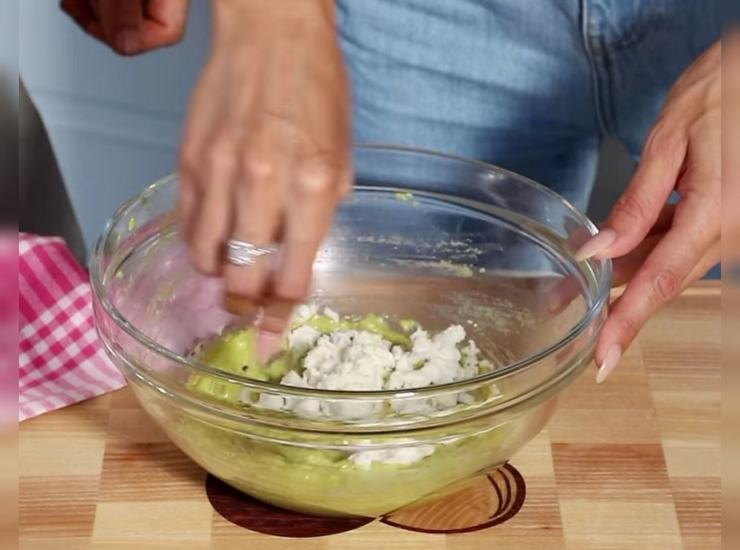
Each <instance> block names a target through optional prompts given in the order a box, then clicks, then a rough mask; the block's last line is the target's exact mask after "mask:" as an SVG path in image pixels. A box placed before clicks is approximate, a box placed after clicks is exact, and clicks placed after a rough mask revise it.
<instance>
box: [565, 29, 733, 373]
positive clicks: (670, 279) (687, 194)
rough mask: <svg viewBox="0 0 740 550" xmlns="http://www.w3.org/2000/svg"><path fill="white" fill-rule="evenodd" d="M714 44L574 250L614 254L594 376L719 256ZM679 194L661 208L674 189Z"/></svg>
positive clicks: (684, 79) (717, 52) (677, 89)
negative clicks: (621, 188) (591, 233)
mask: <svg viewBox="0 0 740 550" xmlns="http://www.w3.org/2000/svg"><path fill="white" fill-rule="evenodd" d="M721 58H722V46H721V43H719V42H718V43H716V44H715V45H713V46H712V47H711V48H710V49H709V50H707V51H706V52H705V53H704V54H703V55H702V56H701V57H699V58H698V59H697V60H696V61H695V62H694V63H693V64H692V65H691V66H690V67H689V68H688V69H687V70H686V71H685V72H684V73H683V75H682V76H681V77H680V78H679V79H678V81H677V82H676V84H675V85H674V86H673V89H672V90H671V92H670V94H669V95H668V99H667V101H666V103H665V106H664V107H663V110H662V112H661V115H660V117H659V118H658V121H657V122H656V124H655V126H654V127H653V129H652V131H651V132H650V134H649V136H648V138H647V141H646V143H645V147H644V149H643V155H642V160H641V162H640V165H639V167H638V169H637V172H636V174H635V176H634V178H633V180H632V182H631V183H630V185H629V187H628V188H627V190H626V191H625V193H624V194H623V195H622V196H621V198H620V199H619V200H618V201H617V203H616V204H615V206H614V209H613V210H612V212H611V214H610V216H609V218H608V219H607V221H606V223H605V224H604V225H603V226H602V230H601V231H600V233H599V234H598V235H596V236H595V237H593V238H592V239H591V240H589V241H588V242H587V243H586V244H584V245H583V247H581V249H580V250H579V252H578V254H577V257H578V258H579V259H581V260H583V259H586V258H591V257H596V258H611V259H613V260H614V275H615V284H617V285H621V284H624V283H627V288H626V290H625V291H624V293H623V294H622V296H621V297H620V298H618V299H617V300H616V301H615V302H614V303H613V304H612V305H611V308H610V311H609V316H608V318H607V320H606V323H605V325H604V327H603V329H602V332H601V335H600V337H599V342H598V344H597V347H596V363H597V365H599V371H598V374H597V381H598V382H602V381H603V380H604V379H606V377H607V376H608V375H609V374H610V373H611V372H612V371H613V370H614V368H615V367H616V365H617V363H618V362H619V360H620V359H621V357H622V353H623V352H624V350H625V349H627V347H628V346H629V345H630V344H631V343H632V341H633V340H634V339H635V337H636V336H637V333H638V332H639V331H640V329H641V328H642V326H643V325H644V324H645V322H646V321H647V320H648V319H649V318H650V316H651V315H653V314H654V313H655V311H656V310H657V309H658V308H660V307H661V306H662V305H663V304H664V303H666V302H667V301H669V300H671V299H672V298H674V297H675V296H676V295H678V294H679V293H680V292H681V291H682V290H683V289H684V288H686V287H687V286H688V285H690V284H691V283H693V282H695V281H696V280H698V279H700V278H701V277H702V276H703V275H704V274H706V272H707V271H708V270H709V269H711V268H712V267H713V266H714V265H716V264H717V262H719V260H720V229H721V225H722V201H721V195H722V186H721V178H722V91H721V87H722V85H721ZM674 190H675V191H676V192H677V193H678V194H679V195H680V200H679V202H678V203H677V204H675V205H668V204H667V200H668V198H669V197H670V195H671V192H672V191H674Z"/></svg>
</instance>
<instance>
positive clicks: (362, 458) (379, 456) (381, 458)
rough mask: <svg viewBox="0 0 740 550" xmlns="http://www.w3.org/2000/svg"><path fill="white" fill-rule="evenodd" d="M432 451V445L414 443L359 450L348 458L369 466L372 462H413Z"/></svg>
mask: <svg viewBox="0 0 740 550" xmlns="http://www.w3.org/2000/svg"><path fill="white" fill-rule="evenodd" d="M433 453H434V445H415V446H413V447H399V448H396V449H378V450H374V451H360V452H359V453H354V454H353V455H350V457H349V459H350V460H351V461H352V462H354V463H355V464H356V465H357V466H359V467H360V468H370V466H372V465H373V462H380V463H382V464H402V465H404V464H413V463H414V462H419V461H420V460H421V459H423V458H426V457H428V456H429V455H431V454H433Z"/></svg>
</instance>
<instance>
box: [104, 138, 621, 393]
mask: <svg viewBox="0 0 740 550" xmlns="http://www.w3.org/2000/svg"><path fill="white" fill-rule="evenodd" d="M352 150H353V153H356V152H362V151H376V152H386V153H395V154H398V153H400V154H404V155H414V156H427V157H432V158H435V159H442V160H450V161H455V162H460V163H463V164H468V165H470V166H476V167H478V168H479V169H481V170H484V171H486V172H489V173H491V172H493V173H496V174H498V175H505V176H508V177H511V178H514V179H516V180H517V181H518V182H519V183H522V184H524V185H528V186H530V187H532V188H534V189H535V190H537V191H539V192H542V193H545V194H547V195H549V196H550V197H551V198H553V199H555V200H557V201H559V202H560V203H561V205H562V206H564V207H565V208H566V209H567V210H568V211H570V213H571V214H572V215H573V216H574V217H575V218H576V219H577V220H578V221H579V222H581V223H582V225H583V226H584V227H585V228H586V229H587V230H588V231H589V233H590V234H591V235H595V234H596V233H597V232H598V228H597V227H596V225H595V224H594V223H593V222H592V221H591V220H590V219H589V218H588V217H587V216H586V215H585V214H583V213H582V212H580V211H579V210H578V209H577V208H575V206H573V205H572V204H571V203H570V202H569V201H568V200H567V199H565V198H564V197H562V196H561V195H559V194H558V193H556V192H555V191H553V190H551V189H550V188H548V187H546V186H544V185H542V184H540V183H537V182H536V181H534V180H531V179H529V178H527V177H525V176H522V175H520V174H517V173H515V172H512V171H510V170H506V169H505V168H501V167H499V166H496V165H493V164H489V163H486V162H484V161H481V160H476V159H470V158H466V157H463V156H459V155H454V154H449V153H443V152H439V151H434V150H430V149H422V148H414V147H407V146H397V145H389V144H381V143H369V144H362V145H354V146H353V148H352ZM176 178H177V173H171V174H169V175H167V176H164V177H162V178H160V179H158V180H156V181H155V182H154V183H151V184H150V185H148V186H147V187H145V188H144V189H143V190H142V191H141V192H140V193H139V194H137V195H136V196H134V197H132V198H130V199H129V200H127V201H125V202H123V203H122V204H121V205H120V206H119V207H118V208H117V209H116V210H115V211H114V213H113V214H112V215H111V217H110V218H109V220H108V221H107V222H106V224H105V226H104V228H103V231H102V232H101V234H100V236H99V237H98V239H97V241H96V243H95V246H94V248H93V254H92V258H91V262H90V279H91V283H92V289H93V295H94V297H95V299H96V300H98V301H99V303H100V305H101V306H102V308H103V310H104V311H105V313H106V314H107V315H108V316H109V317H111V319H113V321H114V322H115V324H116V326H117V327H118V328H120V329H122V330H123V331H124V332H126V333H127V334H128V335H129V336H130V337H132V338H133V339H134V340H136V341H137V342H138V343H139V344H140V345H142V346H144V347H145V348H147V349H149V350H151V351H154V352H156V353H157V354H159V355H161V356H163V357H164V358H166V359H167V360H169V361H174V362H175V363H178V364H180V365H183V366H185V367H187V368H189V369H192V370H194V371H196V372H201V373H203V374H207V375H209V376H214V377H216V378H219V379H221V380H224V381H226V382H230V383H236V384H239V385H242V386H244V387H245V388H250V389H254V390H258V391H267V392H272V393H275V392H279V393H281V394H289V395H296V396H309V397H318V398H324V399H330V398H335V399H348V398H351V399H358V398H359V399H379V398H404V397H411V396H413V397H418V396H423V395H435V394H439V393H446V392H448V391H453V390H454V391H462V390H464V389H466V388H468V387H471V386H476V387H477V386H479V385H482V384H486V383H489V382H494V381H497V380H501V379H503V378H505V377H508V376H511V375H513V374H516V373H519V372H520V371H524V370H526V369H527V368H528V367H531V366H534V365H536V364H538V363H540V362H541V361H542V360H543V359H545V358H546V357H549V356H552V355H554V354H555V353H556V352H558V351H559V350H561V349H563V348H565V347H566V346H568V345H569V344H571V343H572V342H573V341H574V340H575V339H576V338H578V337H579V336H580V335H581V334H582V333H583V332H584V331H585V330H586V329H587V327H589V326H590V324H591V323H592V322H593V321H595V320H597V319H598V317H599V315H600V314H601V312H602V310H603V308H604V306H606V304H607V302H608V300H609V296H610V290H611V283H612V262H611V260H609V259H600V260H593V259H589V260H587V262H589V263H598V264H599V267H600V269H599V278H598V279H597V281H596V283H597V284H596V297H595V299H594V300H593V302H592V304H591V307H589V309H588V310H587V311H586V313H585V314H584V315H583V316H582V317H581V319H580V320H579V321H578V323H576V324H575V325H573V327H572V328H571V329H570V330H569V331H568V333H567V334H566V335H565V336H564V337H562V338H561V339H559V340H558V341H556V342H554V343H553V344H551V345H549V346H547V347H546V348H543V349H542V350H540V351H538V352H536V353H534V354H532V355H529V356H527V357H524V358H523V359H520V360H518V361H514V362H513V363H510V364H508V365H506V366H505V367H502V368H497V369H495V370H494V371H491V372H488V373H485V374H482V375H479V376H476V377H473V378H468V379H465V380H460V381H457V382H452V383H448V384H439V385H435V386H425V387H420V388H409V389H404V390H373V391H368V390H365V391H350V390H325V389H317V388H298V387H293V386H285V385H282V384H276V383H271V382H263V381H260V380H255V379H252V378H248V377H246V376H242V375H240V374H238V373H231V372H225V371H222V370H219V369H216V368H214V367H211V366H209V365H207V364H205V363H202V362H199V361H197V360H195V359H193V358H190V357H187V356H184V355H180V354H179V353H176V352H174V351H172V350H170V349H167V348H165V347H163V346H161V345H160V344H158V343H157V342H156V341H154V340H153V339H152V338H150V337H148V336H147V335H145V334H144V333H142V332H141V331H139V330H138V329H137V328H136V327H135V326H134V325H132V324H131V323H130V322H129V321H128V320H127V319H126V318H125V317H124V316H123V315H122V314H121V313H120V311H119V310H118V308H116V307H115V306H114V305H113V303H112V302H111V301H110V299H109V298H108V296H107V293H106V292H105V290H104V286H103V275H104V273H103V265H102V264H103V250H104V248H105V243H106V242H107V241H108V238H109V237H110V234H111V232H112V230H113V228H114V227H115V226H116V225H117V223H118V221H120V220H121V219H124V218H125V217H126V212H127V211H128V210H129V209H130V208H132V207H134V206H135V205H136V204H138V203H139V202H141V201H142V199H146V197H147V196H151V195H152V194H153V193H154V192H156V191H157V190H158V189H159V188H160V187H163V186H165V185H167V184H169V183H171V182H172V181H173V180H175V179H176ZM354 188H355V189H363V186H361V185H357V186H355V187H354ZM372 188H373V187H368V189H372ZM436 194H437V195H438V196H441V197H444V196H445V194H444V193H436ZM448 196H450V197H454V196H453V195H448ZM482 204H485V203H482ZM107 347H108V346H107V345H106V348H107Z"/></svg>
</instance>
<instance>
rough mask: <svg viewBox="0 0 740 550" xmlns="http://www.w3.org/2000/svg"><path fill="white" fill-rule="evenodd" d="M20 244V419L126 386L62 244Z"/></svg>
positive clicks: (77, 268) (83, 280) (80, 273)
mask: <svg viewBox="0 0 740 550" xmlns="http://www.w3.org/2000/svg"><path fill="white" fill-rule="evenodd" d="M19 237H20V238H19V243H18V252H19V258H18V271H19V279H18V293H19V301H18V302H19V303H18V305H19V308H18V309H19V314H20V315H19V325H20V326H19V328H20V355H19V357H18V369H19V373H18V374H19V376H18V389H19V396H18V417H19V420H21V421H22V420H25V419H27V418H31V417H34V416H38V415H40V414H43V413H45V412H48V411H53V410H56V409H59V408H62V407H65V406H67V405H71V404H73V403H77V402H79V401H83V400H85V399H89V398H91V397H95V396H98V395H102V394H104V393H107V392H110V391H113V390H116V389H118V388H121V387H122V386H124V385H125V383H126V382H125V380H124V378H123V376H122V375H121V373H120V372H119V371H118V370H117V369H116V368H115V367H114V366H113V364H112V363H111V362H110V361H109V360H108V358H107V356H106V355H105V352H104V351H103V349H102V346H101V343H100V340H99V339H98V335H97V333H96V332H95V326H94V322H93V310H92V301H91V291H90V283H89V282H88V280H89V279H88V274H87V272H86V271H85V269H84V268H83V267H82V266H81V265H80V264H79V263H78V262H77V260H75V258H74V256H72V253H71V252H70V251H69V249H68V248H67V245H66V244H65V242H64V240H62V239H61V238H57V237H38V236H35V235H29V234H25V233H21V234H20V236H19Z"/></svg>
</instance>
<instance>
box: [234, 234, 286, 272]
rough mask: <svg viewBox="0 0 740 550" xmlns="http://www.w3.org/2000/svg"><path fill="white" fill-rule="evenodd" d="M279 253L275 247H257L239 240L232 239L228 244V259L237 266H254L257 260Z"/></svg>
mask: <svg viewBox="0 0 740 550" xmlns="http://www.w3.org/2000/svg"><path fill="white" fill-rule="evenodd" d="M277 251H278V249H277V247H275V246H269V245H265V246H256V245H253V244H252V243H248V242H246V241H240V240H238V239H231V240H230V241H228V242H227V243H226V259H227V260H228V262H229V263H230V264H233V265H237V266H245V265H254V263H255V262H256V261H257V258H260V257H261V256H267V255H268V254H274V253H275V252H277Z"/></svg>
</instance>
